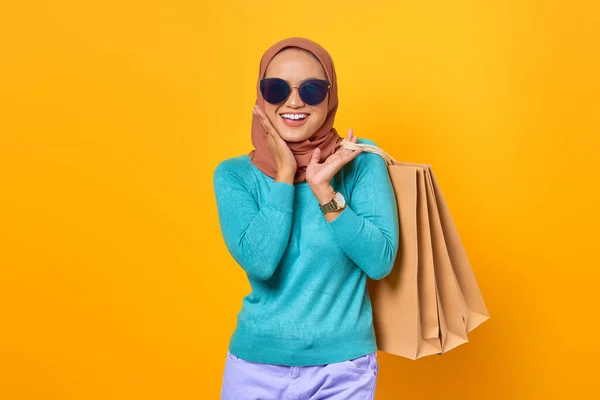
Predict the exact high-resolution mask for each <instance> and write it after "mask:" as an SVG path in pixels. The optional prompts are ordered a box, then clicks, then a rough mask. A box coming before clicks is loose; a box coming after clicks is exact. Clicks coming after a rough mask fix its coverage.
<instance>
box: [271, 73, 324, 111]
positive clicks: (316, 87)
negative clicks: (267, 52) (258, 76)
mask: <svg viewBox="0 0 600 400" xmlns="http://www.w3.org/2000/svg"><path fill="white" fill-rule="evenodd" d="M293 87H296V88H298V95H299V96H300V98H301V99H302V101H303V102H305V103H306V104H308V105H310V106H316V105H317V104H320V103H322V102H323V100H325V98H326V97H327V93H328V92H329V88H330V87H331V84H330V83H329V82H328V81H326V80H323V79H307V80H305V81H304V82H302V83H301V84H300V86H292V87H290V85H289V84H288V83H287V82H286V81H284V80H283V79H281V78H265V79H263V80H261V81H260V92H261V93H262V96H263V98H264V99H265V101H266V102H268V103H271V104H281V103H283V102H284V101H286V100H287V98H288V97H290V94H291V93H292V88H293Z"/></svg>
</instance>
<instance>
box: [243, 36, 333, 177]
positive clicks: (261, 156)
mask: <svg viewBox="0 0 600 400" xmlns="http://www.w3.org/2000/svg"><path fill="white" fill-rule="evenodd" d="M287 47H299V48H301V49H304V50H308V51H310V52H311V53H312V54H314V55H315V56H316V57H317V59H318V60H319V61H320V62H321V65H322V66H323V69H324V70H325V74H326V76H327V80H328V81H329V83H330V84H331V88H330V89H329V104H328V107H327V117H326V118H325V122H323V125H321V127H319V129H318V130H317V131H316V132H315V133H314V134H313V135H312V136H311V137H310V138H308V139H306V140H304V141H302V142H286V143H287V145H288V147H289V148H290V150H291V151H292V153H293V154H294V157H295V158H296V163H297V165H298V168H297V170H296V175H295V177H294V182H295V183H297V182H305V181H306V167H307V166H308V164H309V162H310V159H311V157H312V153H313V151H314V150H315V149H316V148H317V147H320V148H321V159H320V160H319V162H323V161H324V160H326V159H327V157H329V156H330V155H331V154H333V153H335V152H336V150H337V149H338V148H339V147H340V142H341V138H340V136H339V135H338V133H337V131H336V130H335V128H334V127H333V120H334V119H335V113H336V111H337V108H338V96H337V93H338V90H337V79H336V75H335V68H334V65H333V59H332V58H331V56H330V55H329V53H328V52H327V50H325V49H324V48H323V47H321V45H319V44H318V43H315V42H313V41H312V40H309V39H305V38H300V37H293V38H288V39H284V40H281V41H279V42H277V43H275V44H274V45H273V46H271V47H270V48H269V49H268V50H267V51H266V52H265V53H264V54H263V56H262V59H261V60H260V68H259V73H258V83H257V85H256V94H257V95H256V104H257V105H258V106H259V107H260V108H261V109H262V110H264V109H265V107H264V106H265V100H264V99H263V97H262V93H261V92H260V81H261V79H263V78H264V76H265V73H266V71H267V66H268V65H269V63H270V62H271V60H272V59H273V58H274V57H275V55H277V54H278V53H279V52H280V51H282V50H283V49H285V48H287ZM252 144H253V145H254V150H252V151H251V152H250V153H248V156H250V159H251V162H252V164H254V165H255V166H256V167H257V168H258V169H260V170H261V171H262V172H264V173H265V174H266V175H268V176H270V177H271V178H273V179H274V178H275V176H276V175H277V165H276V164H275V160H274V158H273V156H272V154H271V151H270V150H269V145H268V138H267V135H265V131H264V129H263V127H262V125H261V123H260V121H259V119H258V117H257V116H255V115H253V116H252Z"/></svg>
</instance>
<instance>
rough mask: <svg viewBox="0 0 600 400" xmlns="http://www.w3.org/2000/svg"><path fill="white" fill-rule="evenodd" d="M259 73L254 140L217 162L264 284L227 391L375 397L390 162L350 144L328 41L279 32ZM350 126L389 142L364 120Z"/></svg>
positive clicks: (228, 222)
mask: <svg viewBox="0 0 600 400" xmlns="http://www.w3.org/2000/svg"><path fill="white" fill-rule="evenodd" d="M258 80H259V81H258V85H257V100H256V105H255V109H254V111H253V113H254V117H253V120H252V143H253V145H254V150H252V151H251V152H250V153H249V154H248V155H242V156H239V157H235V158H230V159H227V160H224V161H222V162H221V163H220V164H219V165H218V166H217V168H216V170H215V172H214V189H215V197H216V200H217V208H218V214H219V221H220V226H221V230H222V234H223V238H224V240H225V243H226V245H227V248H228V250H229V251H230V253H231V255H232V256H233V257H234V259H235V260H236V261H237V262H238V264H239V265H240V266H241V267H242V268H243V269H244V270H245V272H246V274H247V276H248V279H249V282H250V285H251V287H252V292H251V293H250V294H248V295H247V296H246V297H245V298H244V301H243V305H242V309H241V311H240V312H239V314H238V317H237V327H236V329H235V332H234V333H233V335H232V337H231V340H230V344H229V350H228V352H227V357H226V364H225V371H224V375H223V385H222V389H221V399H225V400H229V399H235V400H241V399H311V400H317V399H334V400H335V399H340V400H341V399H373V397H374V392H375V385H376V380H377V375H378V369H379V367H378V363H377V358H376V350H377V344H376V341H375V333H374V330H373V320H372V314H371V302H370V300H369V294H368V291H367V290H366V279H367V277H370V278H371V279H382V278H383V277H385V276H386V275H387V274H389V273H390V271H391V269H392V266H393V263H394V259H395V257H396V253H397V250H398V229H399V227H398V215H397V208H396V198H395V196H394V192H393V188H392V184H391V181H390V178H389V175H388V171H387V166H386V164H385V161H384V160H383V159H382V158H381V157H380V156H379V155H377V154H372V153H367V152H362V151H361V150H356V151H353V150H347V149H344V148H342V147H341V146H340V141H341V138H340V137H339V136H338V134H337V131H336V130H335V129H334V128H333V122H334V118H335V113H336V110H337V106H338V98H337V93H338V88H337V81H336V74H335V69H334V65H333V61H332V59H331V57H330V55H329V54H328V53H327V51H326V50H325V49H323V48H322V47H321V46H320V45H318V44H317V43H315V42H313V41H310V40H308V39H303V38H289V39H285V40H282V41H280V42H278V43H276V44H275V45H273V46H272V47H271V48H269V49H268V50H267V51H266V52H265V54H264V55H263V57H262V59H261V62H260V68H259V78H258ZM347 139H348V140H349V141H352V142H354V143H357V142H358V143H368V144H373V145H374V144H375V143H373V142H372V141H370V140H366V139H360V140H358V138H357V136H354V135H353V133H352V131H349V132H348V136H347ZM361 153H362V154H361Z"/></svg>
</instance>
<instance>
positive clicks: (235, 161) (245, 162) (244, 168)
mask: <svg viewBox="0 0 600 400" xmlns="http://www.w3.org/2000/svg"><path fill="white" fill-rule="evenodd" d="M249 170H250V157H249V156H247V155H242V156H238V157H232V158H227V159H225V160H223V161H221V162H219V163H218V164H217V166H216V167H215V169H214V171H213V179H214V181H215V183H216V182H218V181H221V182H222V181H231V180H239V181H241V182H243V181H244V179H245V177H246V176H247V175H248V171H249Z"/></svg>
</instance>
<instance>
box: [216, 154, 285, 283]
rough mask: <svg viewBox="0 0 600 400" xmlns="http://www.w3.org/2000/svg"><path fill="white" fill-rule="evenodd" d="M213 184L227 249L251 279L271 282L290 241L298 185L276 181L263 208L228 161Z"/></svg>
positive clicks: (219, 166) (224, 163)
mask: <svg viewBox="0 0 600 400" xmlns="http://www.w3.org/2000/svg"><path fill="white" fill-rule="evenodd" d="M213 183H214V190H215V197H216V200H217V210H218V214H219V224H220V226H221V233H222V235H223V239H224V240H225V245H226V246H227V249H228V250H229V252H230V253H231V255H232V256H233V258H234V259H235V260H236V261H237V263H238V264H239V265H240V266H241V267H242V268H243V269H244V270H245V271H246V273H247V274H248V275H249V276H250V277H251V278H253V279H255V280H260V281H264V280H267V279H269V278H270V277H271V276H272V275H273V273H274V272H275V269H276V268H277V265H278V264H279V261H280V260H281V257H282V256H283V253H284V252H285V249H286V248H287V245H288V242H289V239H290V234H291V229H292V214H293V205H294V192H295V188H294V186H293V185H290V184H288V183H285V182H273V184H272V185H271V191H270V193H269V197H268V199H267V201H266V203H265V204H264V205H263V206H262V207H259V205H258V203H257V201H256V200H255V198H254V196H253V195H252V193H251V192H250V191H249V190H248V188H247V187H246V185H245V182H244V180H243V179H242V178H240V177H239V176H238V175H237V174H235V173H234V172H233V171H231V168H229V167H228V164H227V163H226V162H222V163H221V164H219V165H218V166H217V168H216V169H215V172H214V176H213Z"/></svg>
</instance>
